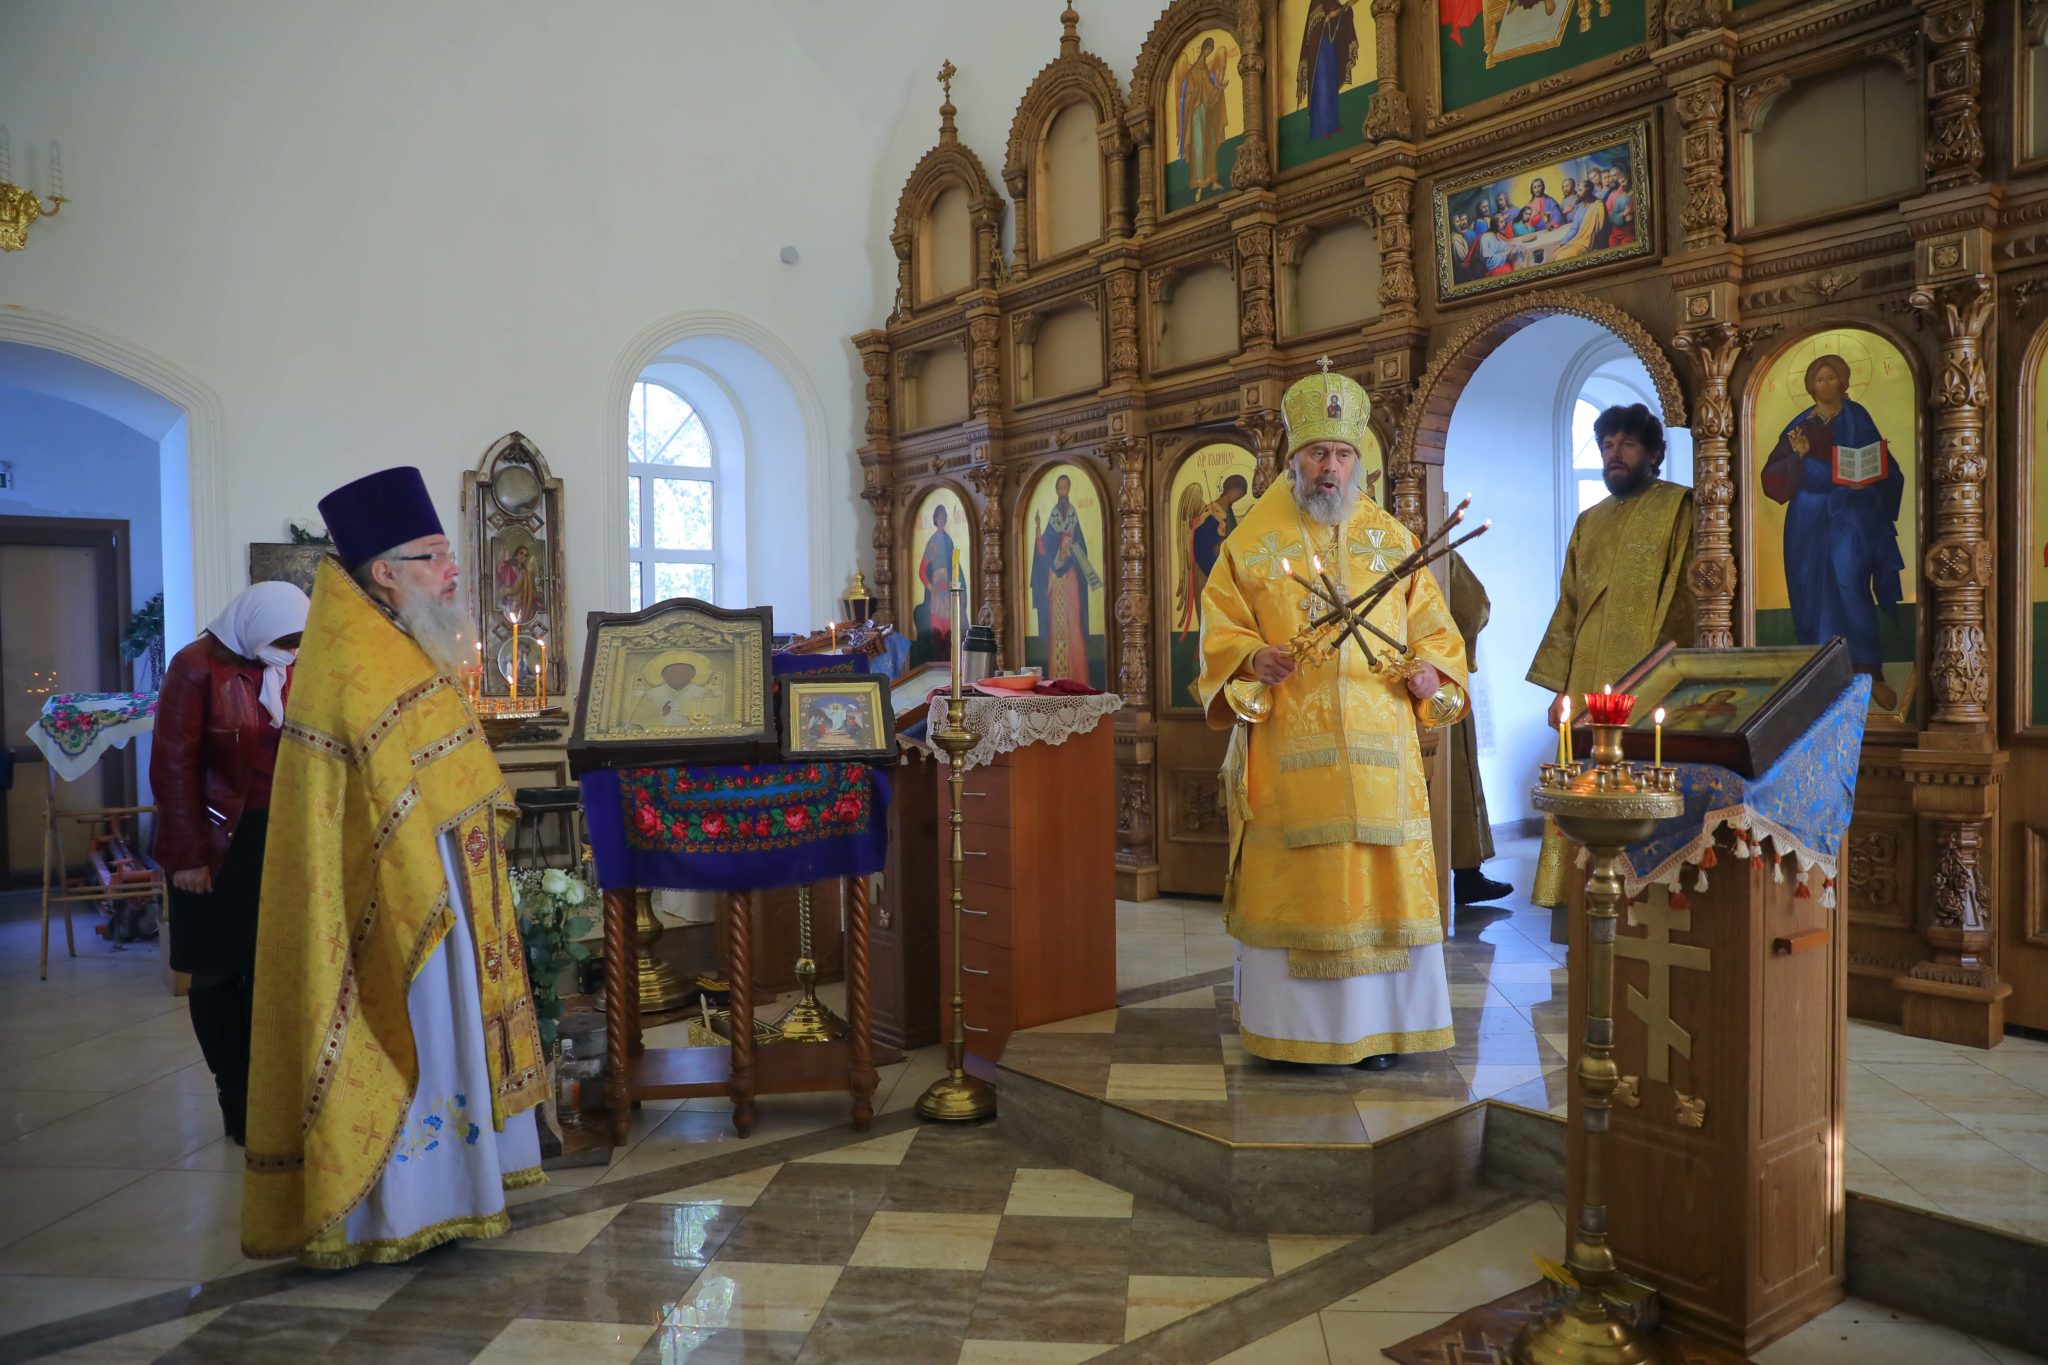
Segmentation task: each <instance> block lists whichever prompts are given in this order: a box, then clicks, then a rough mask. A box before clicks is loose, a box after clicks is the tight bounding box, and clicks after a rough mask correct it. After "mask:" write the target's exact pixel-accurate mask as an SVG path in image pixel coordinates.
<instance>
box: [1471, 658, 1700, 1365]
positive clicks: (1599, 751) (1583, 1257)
mask: <svg viewBox="0 0 2048 1365" xmlns="http://www.w3.org/2000/svg"><path fill="white" fill-rule="evenodd" d="M1586 703H1587V713H1588V714H1589V715H1590V716H1591V717H1592V718H1593V722H1594V724H1593V744H1592V753H1591V761H1590V762H1585V761H1576V760H1575V761H1572V762H1569V763H1545V764H1542V765H1540V766H1539V768H1538V770H1537V782H1536V789H1535V791H1534V793H1533V794H1532V800H1533V802H1534V804H1535V806H1536V809H1537V810H1539V811H1542V812H1543V813H1545V814H1546V815H1549V816H1551V817H1553V818H1554V819H1556V821H1557V824H1558V828H1559V829H1561V830H1562V831H1563V832H1564V833H1565V834H1566V835H1568V836H1570V837H1571V838H1573V839H1576V840H1578V841H1579V842H1580V843H1582V844H1584V845H1585V846H1586V848H1587V850H1588V852H1589V853H1590V855H1591V859H1592V863H1591V868H1590V870H1589V872H1588V874H1587V878H1586V918H1587V925H1586V949H1587V951H1586V961H1585V971H1586V1041H1585V1049H1584V1051H1583V1053H1582V1054H1581V1055H1580V1058H1579V1065H1578V1072H1577V1080H1576V1084H1577V1086H1578V1091H1579V1131H1580V1133H1581V1135H1582V1140H1583V1144H1584V1145H1583V1149H1582V1150H1583V1151H1584V1154H1585V1155H1584V1159H1583V1165H1582V1168H1581V1178H1580V1199H1579V1221H1578V1227H1577V1229H1576V1230H1575V1231H1574V1232H1573V1234H1572V1237H1571V1247H1570V1250H1569V1252H1568V1253H1567V1254H1566V1257H1565V1266H1566V1268H1567V1269H1568V1270H1569V1271H1570V1272H1571V1277H1572V1281H1573V1283H1572V1284H1571V1285H1570V1286H1567V1287H1566V1289H1565V1293H1564V1296H1563V1299H1562V1301H1561V1302H1560V1303H1559V1304H1558V1305H1557V1306H1556V1307H1554V1308H1553V1309H1552V1310H1551V1311H1550V1312H1549V1313H1547V1314H1545V1315H1544V1316H1543V1317H1542V1318H1539V1319H1537V1320H1536V1321H1535V1322H1532V1323H1530V1324H1529V1325H1528V1326H1527V1327H1524V1328H1523V1329H1522V1331H1521V1332H1520V1333H1519V1334H1518V1335H1517V1336H1516V1337H1515V1341H1514V1345H1513V1347H1512V1348H1511V1351H1510V1358H1511V1359H1512V1360H1513V1361H1515V1362H1516V1365H1640V1363H1641V1362H1661V1361H1663V1360H1664V1359H1665V1358H1666V1357H1665V1354H1664V1352H1663V1351H1662V1350H1661V1349H1660V1348H1659V1346H1658V1344H1657V1342H1656V1340H1655V1338H1654V1336H1653V1333H1652V1331H1651V1330H1650V1329H1647V1328H1645V1327H1644V1326H1642V1325H1641V1324H1642V1323H1644V1322H1645V1321H1646V1320H1648V1319H1650V1318H1652V1317H1653V1316H1654V1315H1651V1314H1647V1313H1646V1312H1645V1311H1644V1310H1645V1309H1646V1307H1647V1306H1648V1303H1647V1301H1648V1300H1649V1299H1651V1298H1653V1297H1654V1295H1655V1291H1654V1290H1653V1289H1651V1288H1650V1287H1649V1286H1646V1285H1642V1284H1640V1283H1638V1282H1637V1281H1635V1280H1633V1279H1631V1278H1630V1277H1629V1276H1627V1275H1624V1274H1623V1273H1622V1272H1621V1270H1620V1268H1619V1267H1618V1266H1616V1264H1615V1261H1614V1252H1613V1249H1612V1248H1610V1247H1609V1246H1608V1244H1607V1228H1608V1223H1609V1219H1608V1213H1607V1183H1606V1182H1607V1175H1606V1169H1607V1135H1608V1124H1609V1119H1610V1118H1611V1116H1612V1114H1613V1109H1614V1091H1615V1088H1616V1086H1617V1084H1618V1083H1619V1081H1620V1073H1619V1072H1618V1071H1617V1070H1616V1068H1615V1065H1614V934H1615V927H1616V925H1617V924H1618V923H1619V920H1620V911H1621V906H1622V904H1623V902H1624V897H1623V895H1622V879H1621V872H1622V865H1623V854H1624V853H1625V852H1626V850H1627V849H1628V848H1629V847H1630V846H1631V845H1634V844H1638V843H1641V842H1642V841H1643V840H1645V839H1647V838H1649V837H1650V834H1651V832H1652V831H1654V830H1655V829H1656V827H1657V825H1658V823H1659V822H1660V821H1664V820H1670V819H1673V818H1675V817H1677V816H1678V815H1680V814H1682V813H1683V812H1684V810H1685V802H1684V800H1683V799H1682V798H1681V797H1680V795H1679V793H1678V774H1677V771H1676V770H1675V769H1671V768H1665V767H1662V766H1661V765H1653V766H1641V765H1637V764H1632V763H1630V762H1628V761H1627V760H1626V759H1625V758H1624V757H1623V756H1622V750H1621V734H1622V730H1623V729H1624V728H1625V727H1626V726H1627V724H1628V718H1629V714H1630V712H1631V711H1632V710H1633V709H1634V706H1635V698H1634V697H1632V696H1628V695H1626V694H1623V693H1616V692H1613V691H1612V690H1609V691H1605V692H1602V693H1600V694H1599V695H1597V696H1591V695H1589V696H1588V697H1587V698H1586Z"/></svg>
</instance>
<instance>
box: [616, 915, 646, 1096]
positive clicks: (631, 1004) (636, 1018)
mask: <svg viewBox="0 0 2048 1365" xmlns="http://www.w3.org/2000/svg"><path fill="white" fill-rule="evenodd" d="M646 894H647V892H646V891H644V890H642V889H641V888H639V887H635V888H633V890H632V892H631V893H630V894H628V895H627V896H626V902H625V904H624V906H622V907H621V909H620V913H621V914H622V915H623V916H624V918H625V921H626V929H625V934H626V1051H627V1053H628V1054H629V1055H631V1056H634V1057H638V1056H639V1055H640V1054H641V1053H643V1052H645V1051H646V1050H647V1044H646V1042H645V1041H644V1040H643V1039H642V1038H641V1036H640V1035H641V1032H642V1027H641V1022H640V898H641V897H642V896H644V895H646ZM634 1102H635V1103H636V1104H637V1103H638V1101H637V1100H635V1101H634Z"/></svg>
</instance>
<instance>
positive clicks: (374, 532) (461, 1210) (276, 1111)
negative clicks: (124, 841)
mask: <svg viewBox="0 0 2048 1365" xmlns="http://www.w3.org/2000/svg"><path fill="white" fill-rule="evenodd" d="M320 509H321V512H322V513H323V514H324V515H325V516H326V519H327V526H328V530H329V532H330V533H331V534H332V535H333V537H334V541H335V549H336V552H337V554H338V555H339V556H340V558H335V557H329V558H328V559H326V560H323V561H322V562H321V565H320V569H319V572H318V575H317V577H316V578H315V580H314V584H313V605H312V614H311V615H310V616H309V617H308V619H307V621H306V631H305V637H304V640H303V642H302V644H301V645H300V650H299V666H298V671H297V674H296V676H295V677H294V679H293V687H292V694H291V700H290V703H289V705H288V706H287V708H286V710H285V725H284V739H283V743H282V745H281V747H280V749H279V752H278V758H277V775H276V779H275V783H274V785H273V788H272V795H271V808H270V812H271V813H270V842H269V847H268V849H267V852H266V856H265V859H264V868H263V894H262V910H261V914H260V918H259V922H258V929H257V943H256V986H255V993H256V1001H255V1019H256V1027H255V1033H254V1039H253V1045H252V1048H251V1057H250V1074H249V1130H248V1131H249V1143H248V1153H247V1157H246V1174H245V1175H244V1177H243V1194H242V1249H243V1251H244V1252H245V1253H246V1254H248V1255H250V1256H258V1257H265V1256H297V1257H298V1258H299V1259H300V1260H301V1261H303V1262H304V1263H306V1264H308V1265H312V1266H317V1267H321V1268H326V1269H339V1268H343V1267H346V1266H351V1265H355V1264H358V1263H360V1262H363V1261H400V1260H404V1259H406V1258H408V1257H410V1256H413V1255H416V1254H417V1253H419V1252H421V1251H424V1250H426V1249H427V1248H428V1247H431V1246H434V1245H436V1244H437V1243H440V1242H445V1241H448V1240H450V1239H452V1238H456V1237H474V1236H491V1235H494V1234H496V1233H499V1232H502V1231H504V1230H505V1228H506V1227H507V1226H508V1223H509V1219H508V1217H507V1215H506V1211H505V1192H506V1191H507V1190H509V1189H514V1188H518V1187H520V1186H523V1185H530V1184H538V1183H539V1182H540V1180H541V1172H540V1138H539V1133H538V1131H537V1129H536V1128H535V1126H534V1113H533V1110H534V1107H535V1105H537V1104H538V1103H539V1102H540V1101H541V1100H542V1098H543V1097H544V1095H545V1093H546V1073H545V1071H544V1069H543V1065H542V1061H541V1054H540V1034H539V1031H538V1029H537V1027H536V1025H535V1021H534V1014H533V995H532V988H531V987H530V986H529V985H528V983H527V976H526V952H525V949H524V947H523V946H522V944H521V941H520V937H519V922H518V918H517V914H516V911H515V909H514V906H513V903H512V888H511V885H510V882H509V879H508V876H507V864H506V860H505V840H504V836H505V834H506V832H507V831H508V830H509V828H510V827H511V823H512V820H513V819H514V818H515V816H516V814H517V811H516V808H515V807H514V806H513V804H512V798H511V793H510V792H509V791H508V790H507V789H506V786H505V778H504V775H503V774H502V773H501V772H500V771H499V770H498V764H497V760H496V759H495V758H493V757H492V755H491V751H490V748H489V747H488V746H487V745H486V744H485V742H484V736H483V733H482V731H481V730H479V729H478V727H477V723H476V719H475V717H473V716H472V715H471V714H470V710H469V706H468V704H467V702H466V701H465V700H464V699H463V693H462V689H461V688H460V687H459V686H458V685H457V684H456V682H455V681H454V671H455V668H456V667H458V666H459V663H460V660H459V658H457V657H454V656H456V655H458V654H459V648H458V647H456V646H454V644H453V626H455V625H459V624H461V621H460V616H461V613H460V609H459V608H457V607H456V606H455V604H454V589H455V564H454V556H453V552H452V551H451V550H450V548H449V545H448V539H447V537H446V536H444V535H442V534H441V529H440V523H439V520H438V518H436V516H435V514H434V507H433V501H432V499H431V498H430V497H428V495H427V490H426V485H425V483H424V482H423V481H421V479H420V477H419V472H418V471H417V470H413V469H402V470H386V471H384V472H383V473H382V474H374V475H371V476H369V477H368V478H366V479H361V480H358V481H357V482H356V483H353V484H350V485H347V486H346V487H344V488H342V489H340V490H338V491H337V492H336V493H334V494H331V495H329V497H328V498H327V499H325V500H323V501H322V502H321V504H320ZM352 572H353V573H354V574H355V576H354V577H352V576H351V573H352ZM472 629H473V627H472Z"/></svg>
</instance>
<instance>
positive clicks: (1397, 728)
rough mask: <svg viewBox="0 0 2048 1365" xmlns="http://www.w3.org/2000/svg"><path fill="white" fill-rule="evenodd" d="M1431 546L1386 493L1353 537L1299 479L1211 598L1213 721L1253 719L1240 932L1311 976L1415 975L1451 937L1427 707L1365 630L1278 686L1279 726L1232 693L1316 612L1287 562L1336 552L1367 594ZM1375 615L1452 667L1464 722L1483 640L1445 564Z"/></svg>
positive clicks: (1241, 782)
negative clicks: (1464, 632) (1444, 585)
mask: <svg viewBox="0 0 2048 1365" xmlns="http://www.w3.org/2000/svg"><path fill="white" fill-rule="evenodd" d="M1414 548H1415V538H1414V536H1412V535H1411V534H1410V533H1409V532H1408V530H1407V528H1405V527H1403V526H1402V525H1401V523H1400V522H1398V521H1396V520H1395V519H1394V518H1393V517H1392V516H1390V515H1388V514H1387V513H1386V512H1385V511H1383V510H1381V508H1380V507H1379V506H1378V505H1377V504H1375V503H1374V502H1373V501H1372V500H1371V499H1369V498H1360V499H1359V503H1358V507H1357V510H1356V511H1355V512H1354V513H1353V514H1352V517H1351V519H1350V522H1349V523H1348V525H1346V526H1345V527H1344V528H1343V530H1342V534H1341V537H1340V536H1339V534H1338V531H1337V529H1336V528H1333V527H1327V526H1317V525H1313V524H1311V523H1308V522H1307V521H1305V519H1304V518H1303V516H1302V515H1301V512H1300V510H1299V508H1298V506H1297V504H1296V502H1295V498H1294V491H1293V487H1292V485H1291V484H1290V483H1289V482H1288V481H1287V480H1286V479H1284V478H1283V479H1279V480H1276V481H1275V482H1274V484H1273V485H1272V487H1270V488H1268V489H1267V490H1266V492H1265V493H1264V494H1263V495H1262V496H1261V497H1260V498H1259V500H1258V502H1257V503H1256V504H1255V505H1254V506H1253V507H1252V510H1251V512H1250V513H1249V514H1248V515H1247V516H1246V517H1245V519H1244V521H1243V522H1241V523H1240V524H1239V525H1238V528H1237V529H1236V530H1235V531H1233V532H1232V533H1231V535H1230V538H1229V539H1228V540H1226V541H1225V542H1224V543H1223V548H1222V552H1221V554H1219V555H1218V557H1217V560H1216V566H1215V567H1214V568H1213V569H1212V570H1210V573H1209V582H1208V586H1207V587H1206V588H1205V589H1204V591H1203V593H1202V675H1201V680H1200V683H1199V691H1200V695H1201V698H1202V704H1203V707H1204V708H1205V710H1206V711H1207V714H1208V717H1209V723H1210V724H1211V725H1212V726H1215V727H1217V728H1222V727H1224V726H1230V725H1234V726H1235V729H1234V731H1233V733H1232V736H1231V743H1230V750H1229V754H1228V756H1227V757H1226V759H1225V768H1224V800H1225V804H1226V806H1227V807H1228V812H1229V819H1230V871H1229V874H1228V877H1227V879H1226V881H1225V883H1224V905H1225V908H1226V911H1227V923H1226V927H1227V929H1228V931H1229V932H1230V934H1231V935H1232V936H1233V937H1235V938H1236V939H1237V940H1238V941H1239V942H1240V943H1242V944H1244V945H1247V946H1249V947H1255V948H1284V949H1286V950H1287V958H1288V963H1287V965H1288V975H1289V976H1290V977H1293V978H1308V979H1317V978H1320V979H1330V978H1345V977H1357V976H1364V975H1372V974H1380V973H1396V972H1402V971H1405V970H1406V969H1407V967H1408V958H1409V953H1408V950H1409V949H1410V948H1411V947H1416V946H1419V945H1425V944H1440V943H1441V942H1442V941H1443V922H1442V919H1441V918H1440V915H1439V911H1438V905H1437V889H1436V887H1437V878H1436V854H1435V849H1434V847H1433V844H1432V839H1431V830H1430V819H1429V794H1428V788H1427V779H1426V777H1425V775H1424V772H1423V767H1422V752H1421V745H1420V744H1419V742H1418V741H1417V738H1416V722H1417V719H1418V716H1419V715H1420V714H1422V710H1421V704H1419V703H1417V702H1416V701H1415V700H1414V698H1413V697H1412V696H1411V695H1410V693H1409V691H1408V686H1407V684H1406V682H1404V681H1403V680H1401V679H1400V678H1398V677H1396V676H1395V675H1394V674H1392V673H1391V672H1389V673H1386V674H1376V673H1374V672H1373V671H1372V670H1371V669H1370V668H1369V667H1367V665H1366V661H1365V658H1364V655H1363V654H1362V653H1361V652H1360V650H1359V648H1358V646H1357V645H1356V644H1353V643H1350V642H1348V641H1347V642H1346V643H1345V644H1344V646H1343V648H1342V649H1341V650H1340V651H1339V652H1338V654H1337V656H1336V658H1335V659H1333V660H1330V661H1328V662H1325V663H1323V664H1320V665H1311V666H1307V667H1303V668H1300V669H1297V670H1296V672H1295V673H1294V674H1293V676H1291V677H1289V678H1288V679H1287V680H1286V681H1285V682H1282V683H1280V684H1279V685H1278V686H1277V687H1274V688H1272V689H1271V694H1272V702H1273V709H1272V714H1271V717H1270V718H1269V719H1267V720H1266V721H1264V722H1263V723H1260V724H1257V725H1248V724H1243V723H1240V722H1238V720H1237V716H1236V714H1235V712H1234V711H1233V709H1232V707H1231V705H1230V702H1229V699H1228V697H1227V696H1226V694H1225V687H1226V684H1229V683H1230V682H1232V681H1233V680H1236V679H1240V678H1243V677H1248V676H1249V675H1250V669H1251V660H1252V656H1253V655H1254V654H1256V653H1257V652H1258V651H1259V650H1260V649H1262V648H1264V647H1265V646H1267V645H1280V646H1284V645H1285V644H1286V643H1287V641H1288V640H1289V639H1290V638H1291V637H1293V636H1294V635H1295V633H1296V632H1297V631H1299V630H1300V629H1301V627H1302V626H1303V624H1304V622H1305V621H1306V619H1307V616H1306V612H1307V610H1308V608H1307V607H1305V605H1304V601H1305V599H1306V598H1307V596H1308V594H1307V592H1306V590H1305V589H1304V588H1303V587H1302V586H1301V585H1300V584H1299V583H1296V582H1294V581H1293V580H1291V579H1290V578H1289V577H1288V575H1287V571H1286V569H1284V568H1283V567H1282V563H1281V561H1282V560H1283V559H1285V560H1287V561H1290V562H1291V564H1292V566H1293V570H1294V572H1295V573H1298V574H1302V575H1304V576H1310V575H1312V572H1313V571H1312V569H1311V568H1310V567H1309V566H1310V563H1311V559H1312V557H1313V556H1320V557H1321V559H1322V562H1323V565H1324V568H1325V570H1326V571H1328V572H1330V574H1331V576H1332V577H1333V578H1337V579H1340V580H1341V584H1340V586H1341V587H1342V589H1343V590H1344V592H1345V595H1346V596H1355V595H1356V594H1357V593H1359V592H1361V591H1363V590H1364V589H1365V588H1366V587H1368V586H1369V585H1370V584H1371V583H1372V582H1373V581H1374V580H1376V579H1377V578H1379V577H1380V575H1381V574H1383V573H1384V572H1385V571H1387V570H1388V569H1391V568H1392V567H1393V566H1394V565H1395V564H1396V563H1398V562H1399V561H1400V560H1401V558H1402V557H1403V556H1405V555H1407V554H1408V553H1410V552H1411V551H1412V550H1413V549H1414ZM1371 620H1372V622H1373V623H1374V624H1375V625H1377V626H1378V627H1379V628H1380V629H1381V630H1383V631H1385V632H1386V633H1387V634H1388V635H1390V636H1392V637H1393V638H1394V639H1396V640H1401V641H1405V642H1407V643H1408V645H1409V646H1410V647H1411V648H1412V649H1413V650H1414V652H1415V654H1416V656H1417V657H1418V658H1420V659H1421V660H1423V661H1424V662H1426V663H1430V664H1433V665H1435V666H1436V668H1437V669H1438V671H1439V672H1441V673H1442V674H1443V675H1444V678H1445V680H1446V682H1447V683H1448V684H1450V686H1449V687H1448V688H1447V689H1446V692H1447V694H1451V695H1454V696H1455V699H1456V703H1457V705H1456V710H1455V711H1454V712H1452V713H1450V714H1442V715H1439V716H1438V718H1437V719H1438V723H1440V724H1447V723H1452V722H1455V721H1456V720H1457V719H1458V717H1459V716H1460V715H1462V714H1463V710H1464V694H1463V684H1464V681H1465V648H1464V644H1463V643H1462V641H1461V640H1460V639H1459V636H1458V630H1457V627H1456V625H1455V624H1454V623H1453V622H1452V620H1451V613H1450V608H1449V607H1448V606H1447V605H1446V604H1445V602H1444V598H1443V593H1442V592H1441V591H1440V590H1439V589H1438V587H1437V583H1436V580H1435V578H1433V577H1432V576H1431V575H1430V573H1429V572H1428V571H1427V570H1424V571H1422V572H1420V573H1416V574H1414V575H1412V576H1411V577H1410V578H1409V579H1408V580H1407V581H1406V582H1405V583H1404V584H1403V585H1401V586H1400V587H1397V588H1396V589H1395V590H1394V591H1393V592H1392V593H1390V594H1389V595H1388V596H1387V597H1386V598H1385V599H1384V600H1382V601H1381V603H1380V604H1379V606H1378V607H1376V608H1375V609H1374V611H1373V614H1372V617H1371ZM1367 640H1368V642H1369V643H1370V644H1371V645H1372V647H1373V649H1374V651H1375V652H1376V653H1380V654H1386V653H1389V652H1390V651H1389V650H1388V649H1387V646H1386V645H1385V644H1384V642H1382V641H1380V640H1379V639H1378V638H1377V637H1375V636H1371V635H1368V636H1367ZM1436 1033H1441V1034H1443V1035H1444V1036H1443V1037H1442V1038H1441V1039H1436V1038H1434V1037H1432V1038H1430V1039H1415V1038H1410V1039H1408V1040H1406V1041H1405V1042H1404V1041H1401V1040H1398V1039H1397V1040H1395V1041H1394V1042H1393V1043H1392V1044H1391V1045H1386V1046H1377V1047H1375V1048H1374V1049H1372V1050H1375V1051H1382V1052H1386V1051H1423V1050H1428V1049H1429V1048H1432V1047H1448V1046H1449V1045H1450V1039H1449V1036H1448V1033H1449V1030H1448V1029H1447V1028H1439V1029H1435V1030H1432V1034H1436ZM1247 1046H1250V1039H1249V1038H1247ZM1254 1050H1257V1049H1254ZM1262 1055H1272V1054H1271V1053H1263V1054H1262ZM1289 1059H1290V1060H1308V1061H1321V1060H1336V1059H1334V1058H1329V1057H1322V1056H1303V1057H1296V1058H1289ZM1349 1060H1356V1057H1351V1058H1349Z"/></svg>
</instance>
